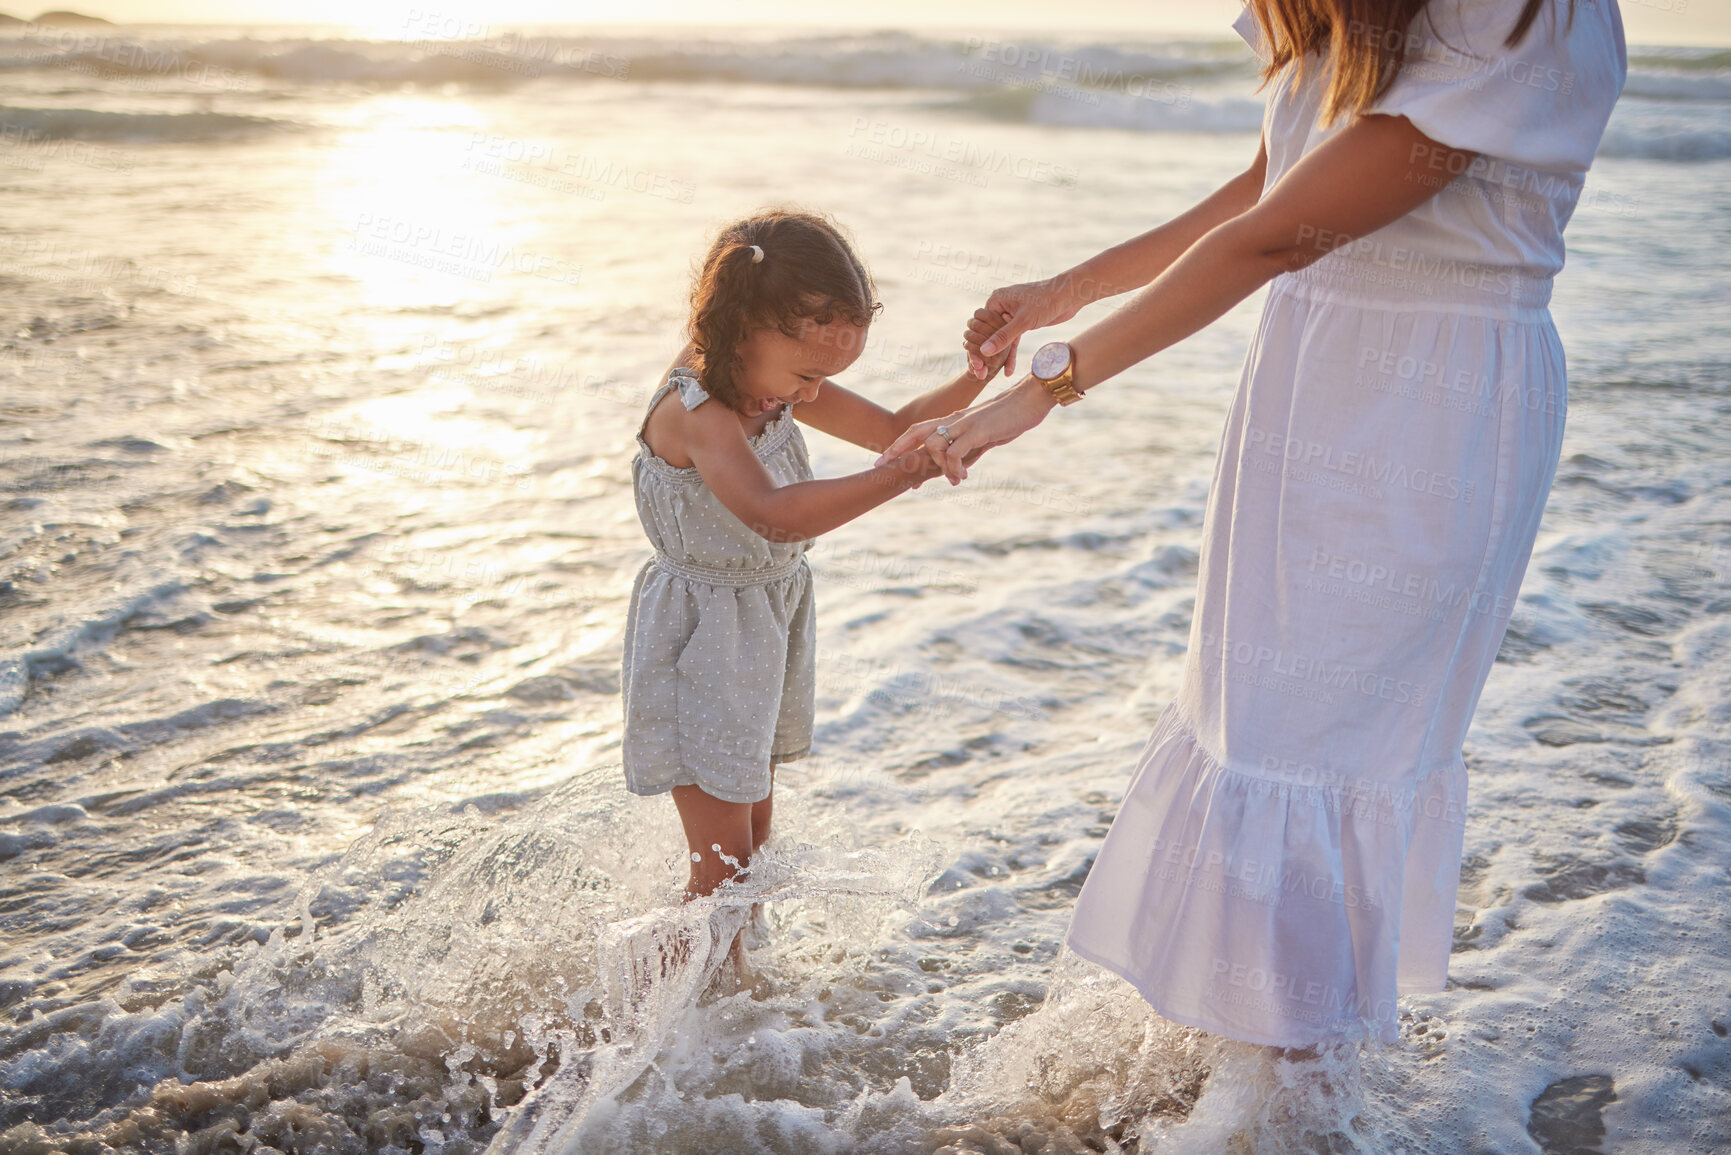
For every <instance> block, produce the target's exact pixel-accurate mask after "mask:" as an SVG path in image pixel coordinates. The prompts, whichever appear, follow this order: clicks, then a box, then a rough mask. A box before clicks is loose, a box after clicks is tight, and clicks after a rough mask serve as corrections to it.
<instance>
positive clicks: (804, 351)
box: [737, 317, 866, 417]
mask: <svg viewBox="0 0 1731 1155" xmlns="http://www.w3.org/2000/svg"><path fill="white" fill-rule="evenodd" d="M865 338H866V327H865V326H864V325H854V324H850V323H848V322H847V321H832V322H830V323H829V324H827V325H820V324H818V323H817V322H816V321H813V320H812V319H811V318H809V317H806V318H802V319H801V320H800V323H799V336H797V337H789V336H788V335H787V334H786V333H783V332H782V331H781V330H780V329H774V328H770V329H753V330H752V331H751V335H750V336H748V337H746V339H745V340H744V341H742V342H740V346H739V355H740V359H741V360H742V361H744V363H745V372H744V373H743V374H741V375H740V376H739V378H738V381H737V383H738V385H739V394H740V402H741V408H742V409H743V411H744V413H745V415H746V416H747V417H755V416H757V415H758V414H761V413H769V412H773V411H774V410H776V409H779V408H781V407H782V406H783V405H792V404H793V403H794V402H796V401H811V400H813V399H815V398H816V397H817V391H818V389H819V388H820V387H821V386H822V385H823V379H824V378H825V377H833V376H835V375H836V374H837V373H840V372H841V371H842V370H843V369H846V368H847V367H848V366H849V365H852V364H853V363H854V362H855V361H857V360H859V355H860V354H861V353H862V352H864V351H865Z"/></svg>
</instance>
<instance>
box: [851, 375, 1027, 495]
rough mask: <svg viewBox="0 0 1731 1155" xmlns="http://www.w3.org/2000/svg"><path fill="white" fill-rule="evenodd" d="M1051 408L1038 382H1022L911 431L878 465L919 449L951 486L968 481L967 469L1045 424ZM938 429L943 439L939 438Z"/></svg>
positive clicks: (899, 438) (887, 451)
mask: <svg viewBox="0 0 1731 1155" xmlns="http://www.w3.org/2000/svg"><path fill="white" fill-rule="evenodd" d="M1056 404H1057V401H1055V400H1054V399H1053V397H1052V395H1051V394H1050V393H1048V392H1047V391H1046V388H1045V386H1043V385H1041V384H1040V383H1039V382H1038V381H1035V380H1032V379H1030V380H1027V381H1023V382H1022V383H1021V384H1019V385H1015V386H1012V387H1011V388H1009V389H1006V390H1005V391H1004V392H1002V393H1000V394H998V395H997V396H996V397H994V398H992V399H991V400H990V401H987V402H984V403H983V404H980V405H975V406H974V407H972V408H971V409H964V410H962V411H961V412H960V413H956V414H953V415H951V416H949V417H945V418H943V419H942V420H934V421H922V422H920V423H919V424H918V425H914V426H910V427H909V428H908V431H907V432H906V433H903V434H902V435H901V436H900V437H898V438H897V439H896V443H895V444H894V445H892V446H890V447H889V449H887V450H886V451H885V452H884V455H883V457H881V458H879V460H880V461H887V460H890V459H892V458H896V457H899V456H901V455H902V454H904V453H908V452H910V451H912V450H915V449H920V448H923V449H924V450H925V452H927V453H928V454H930V455H931V458H932V460H933V461H934V462H935V463H937V464H938V465H940V466H941V467H942V468H943V472H944V475H945V476H946V477H948V478H949V479H950V484H951V485H957V484H960V483H961V482H962V481H963V480H964V479H965V478H966V477H967V476H968V470H967V467H968V466H970V465H972V464H973V463H974V462H976V461H978V460H979V459H980V455H981V454H983V453H985V452H986V450H988V449H993V448H996V447H997V446H999V445H1004V444H1006V443H1008V442H1011V441H1014V440H1015V439H1016V438H1018V437H1020V436H1021V435H1022V434H1024V433H1026V432H1027V431H1028V430H1030V429H1032V428H1033V427H1034V426H1036V425H1038V424H1039V423H1040V422H1041V421H1044V420H1045V418H1046V414H1048V413H1050V412H1051V411H1052V407H1053V406H1055V405H1056ZM940 425H941V426H943V427H944V430H945V432H944V433H939V432H938V427H939V426H940Z"/></svg>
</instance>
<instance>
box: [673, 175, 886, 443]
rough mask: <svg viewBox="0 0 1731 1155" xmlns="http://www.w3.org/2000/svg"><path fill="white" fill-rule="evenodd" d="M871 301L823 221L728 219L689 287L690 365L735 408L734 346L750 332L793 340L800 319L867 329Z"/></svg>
mask: <svg viewBox="0 0 1731 1155" xmlns="http://www.w3.org/2000/svg"><path fill="white" fill-rule="evenodd" d="M753 245H756V246H757V247H758V248H759V249H762V250H763V259H762V260H757V259H755V256H756V254H754V253H753V252H752V246H753ZM876 296H877V290H876V287H875V286H874V285H873V284H872V279H871V274H870V273H868V272H866V267H865V265H864V264H863V263H862V262H861V261H860V259H859V257H857V256H855V255H854V251H853V249H852V247H850V246H849V244H848V242H847V239H846V238H845V237H844V236H843V235H842V232H841V229H840V228H839V227H837V226H836V224H835V222H834V221H831V220H830V219H829V218H828V217H824V216H819V215H818V214H816V213H808V212H801V211H799V210H797V209H772V210H769V211H766V212H762V213H759V214H758V215H756V216H753V217H748V218H746V219H745V220H740V221H735V222H734V223H732V224H730V225H728V226H727V227H726V228H724V229H722V230H721V235H719V236H718V237H716V238H715V243H714V244H713V245H711V246H710V247H709V252H708V254H707V255H705V256H704V258H703V267H702V268H701V269H699V270H698V273H697V280H696V284H695V285H694V286H693V288H692V290H691V326H690V329H691V344H692V347H693V348H694V349H695V350H696V357H695V360H696V362H697V363H696V364H695V365H693V366H692V368H693V369H695V370H696V371H697V376H698V379H699V380H701V381H702V382H703V388H704V389H705V390H706V391H707V392H708V393H709V395H710V396H712V397H714V398H715V399H716V400H717V401H720V402H721V403H722V404H723V405H726V406H728V407H729V408H731V409H739V408H740V407H741V401H742V398H741V394H740V390H739V383H738V374H739V373H740V372H741V370H742V367H743V366H742V364H741V359H740V355H739V345H740V342H742V341H744V340H745V338H746V336H747V335H748V334H749V333H750V332H751V331H752V330H753V329H765V328H775V329H780V330H781V331H782V332H783V333H786V334H787V335H788V336H790V337H796V336H798V335H799V322H800V321H801V320H803V319H807V318H809V319H810V320H812V321H815V322H817V323H818V324H820V325H827V324H829V323H831V322H832V321H834V320H836V319H837V318H838V317H839V318H841V319H843V320H846V321H849V322H851V323H853V324H855V325H861V326H864V325H869V324H871V321H872V318H873V317H874V316H875V315H876V313H877V311H878V310H879V309H880V308H882V307H883V306H882V305H880V304H878V303H877V301H876V300H875V298H876Z"/></svg>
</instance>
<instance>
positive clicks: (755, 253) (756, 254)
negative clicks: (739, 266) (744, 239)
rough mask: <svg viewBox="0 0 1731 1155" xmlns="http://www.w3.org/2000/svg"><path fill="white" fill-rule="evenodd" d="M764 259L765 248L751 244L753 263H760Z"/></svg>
mask: <svg viewBox="0 0 1731 1155" xmlns="http://www.w3.org/2000/svg"><path fill="white" fill-rule="evenodd" d="M762 260H763V250H762V249H760V248H759V247H757V246H756V245H752V246H751V263H752V264H754V265H755V264H758V263H760V262H761V261H762Z"/></svg>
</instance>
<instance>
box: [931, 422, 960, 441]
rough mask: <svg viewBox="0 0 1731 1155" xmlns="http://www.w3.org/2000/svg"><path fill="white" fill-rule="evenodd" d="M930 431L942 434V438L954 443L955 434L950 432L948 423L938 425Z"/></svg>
mask: <svg viewBox="0 0 1731 1155" xmlns="http://www.w3.org/2000/svg"><path fill="white" fill-rule="evenodd" d="M932 432H933V433H936V434H939V435H940V436H942V437H943V439H944V440H945V441H948V442H949V443H950V444H951V445H954V444H955V443H956V435H955V434H954V433H951V432H950V427H949V426H948V425H940V426H938V427H937V428H936V429H934V430H932Z"/></svg>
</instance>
